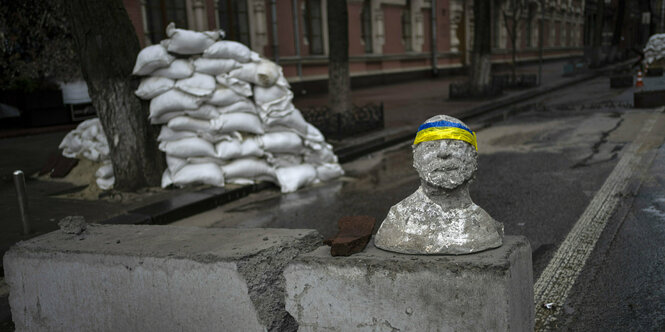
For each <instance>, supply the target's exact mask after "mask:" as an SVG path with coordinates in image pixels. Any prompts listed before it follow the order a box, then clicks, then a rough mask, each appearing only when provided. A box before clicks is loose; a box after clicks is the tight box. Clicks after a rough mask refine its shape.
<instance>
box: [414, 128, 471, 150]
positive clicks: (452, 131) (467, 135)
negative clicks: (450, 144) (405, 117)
mask: <svg viewBox="0 0 665 332" xmlns="http://www.w3.org/2000/svg"><path fill="white" fill-rule="evenodd" d="M440 139H456V140H459V141H464V142H467V143H469V144H471V145H473V147H474V148H476V151H477V150H478V142H477V141H476V133H474V132H473V131H472V130H471V129H469V128H468V127H467V126H465V125H463V124H460V123H455V122H450V121H437V122H430V123H425V124H422V125H420V127H418V133H417V134H416V140H415V141H413V145H416V144H418V143H421V142H425V141H436V140H440Z"/></svg>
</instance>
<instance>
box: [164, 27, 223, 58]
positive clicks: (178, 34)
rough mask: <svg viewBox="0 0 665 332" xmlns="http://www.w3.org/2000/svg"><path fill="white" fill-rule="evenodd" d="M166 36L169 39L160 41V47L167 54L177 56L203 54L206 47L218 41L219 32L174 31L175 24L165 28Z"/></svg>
mask: <svg viewBox="0 0 665 332" xmlns="http://www.w3.org/2000/svg"><path fill="white" fill-rule="evenodd" d="M166 36H168V37H169V39H164V40H162V42H161V44H162V46H164V47H166V49H167V50H168V51H169V52H173V53H177V54H198V53H203V51H205V49H206V48H208V46H210V45H212V44H213V43H214V42H215V41H216V40H217V39H219V31H204V32H196V31H191V30H183V29H176V27H175V23H173V22H171V23H169V25H168V26H166Z"/></svg>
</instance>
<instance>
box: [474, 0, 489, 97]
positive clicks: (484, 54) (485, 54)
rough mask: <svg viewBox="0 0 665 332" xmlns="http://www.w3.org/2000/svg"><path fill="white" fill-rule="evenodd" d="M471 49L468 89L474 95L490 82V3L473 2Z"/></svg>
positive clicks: (481, 0)
mask: <svg viewBox="0 0 665 332" xmlns="http://www.w3.org/2000/svg"><path fill="white" fill-rule="evenodd" d="M473 17H474V22H476V24H474V30H475V31H474V33H473V49H472V52H471V68H470V78H471V81H470V85H471V86H470V88H471V92H472V93H473V94H475V95H478V94H480V93H482V92H483V91H484V90H485V89H486V88H487V86H488V85H489V82H490V72H491V63H490V54H491V51H492V45H491V42H492V38H491V37H492V35H491V22H492V20H491V19H492V15H491V13H490V1H487V0H473Z"/></svg>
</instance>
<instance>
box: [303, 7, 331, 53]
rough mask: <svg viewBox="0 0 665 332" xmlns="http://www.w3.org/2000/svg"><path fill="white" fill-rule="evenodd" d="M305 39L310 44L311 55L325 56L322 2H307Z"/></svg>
mask: <svg viewBox="0 0 665 332" xmlns="http://www.w3.org/2000/svg"><path fill="white" fill-rule="evenodd" d="M333 1H334V0H333ZM305 38H306V39H307V41H308V42H309V54H323V29H322V21H321V0H307V1H305Z"/></svg>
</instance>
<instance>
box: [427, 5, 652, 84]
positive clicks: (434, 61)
mask: <svg viewBox="0 0 665 332" xmlns="http://www.w3.org/2000/svg"><path fill="white" fill-rule="evenodd" d="M664 1H665V0H664ZM436 2H437V0H432V6H431V14H430V21H431V23H430V25H431V26H432V42H431V46H432V76H434V77H436V76H438V75H439V68H438V65H437V59H436V58H437V51H438V50H437V45H436V30H437V29H436V28H437V26H436V24H437V23H436Z"/></svg>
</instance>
